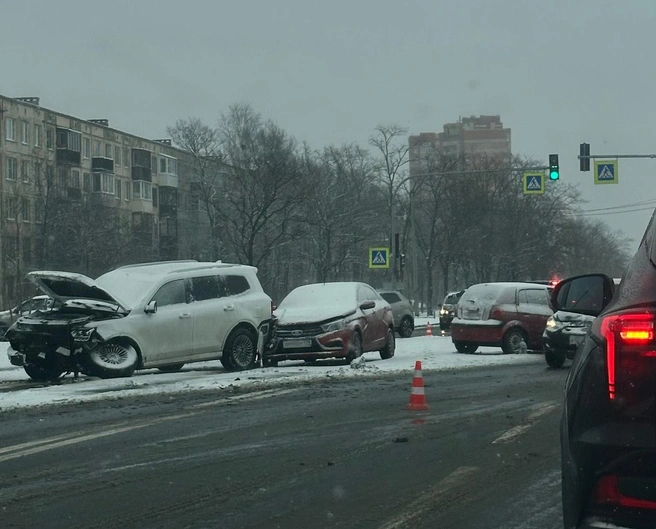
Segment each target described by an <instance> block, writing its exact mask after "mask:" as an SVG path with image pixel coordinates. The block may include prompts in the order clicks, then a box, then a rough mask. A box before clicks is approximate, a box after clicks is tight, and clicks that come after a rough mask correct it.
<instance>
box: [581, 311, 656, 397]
mask: <svg viewBox="0 0 656 529" xmlns="http://www.w3.org/2000/svg"><path fill="white" fill-rule="evenodd" d="M654 318H655V315H654V313H652V312H646V311H641V312H635V311H631V312H622V313H616V314H610V315H608V316H603V317H601V318H599V319H597V320H596V321H595V323H594V325H593V329H592V333H593V334H596V335H599V336H601V337H602V338H603V339H604V340H605V341H606V370H607V374H608V396H609V398H610V399H611V400H615V398H616V394H617V377H618V368H620V367H623V368H624V371H627V370H628V371H630V373H629V374H637V373H639V371H640V368H641V367H644V366H645V363H644V359H645V358H649V357H656V343H654Z"/></svg>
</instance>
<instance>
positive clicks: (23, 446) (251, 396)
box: [0, 388, 298, 463]
mask: <svg viewBox="0 0 656 529" xmlns="http://www.w3.org/2000/svg"><path fill="white" fill-rule="evenodd" d="M297 390H298V388H293V389H267V390H263V391H259V392H251V393H244V394H243V395H237V396H235V397H229V398H227V399H220V400H216V401H213V402H203V403H201V404H196V405H193V406H189V407H188V408H192V409H193V408H205V407H208V406H220V405H226V404H230V403H232V402H238V401H241V400H261V399H266V398H269V397H277V396H278V395H284V394H287V393H292V392H294V391H297ZM198 413H200V411H197V412H193V411H190V412H187V413H181V414H178V415H170V416H168V417H160V418H158V419H152V420H150V421H146V422H142V423H139V424H130V425H126V426H118V427H114V428H110V429H109V430H101V431H96V432H89V431H88V430H85V431H78V432H69V433H67V434H63V435H58V436H55V437H49V438H46V439H38V440H36V441H29V442H26V443H20V444H17V445H13V446H5V447H2V448H0V463H3V462H4V461H9V460H11V459H17V458H19V457H24V456H29V455H33V454H38V453H40V452H45V451H47V450H53V449H55V448H62V447H64V446H70V445H73V444H78V443H84V442H87V441H93V440H94V439H100V438H103V437H108V436H110V435H117V434H120V433H125V432H129V431H132V430H138V429H140V428H146V427H147V426H153V425H155V424H159V423H161V422H165V421H173V420H176V419H182V418H184V417H190V416H192V415H197V414H198Z"/></svg>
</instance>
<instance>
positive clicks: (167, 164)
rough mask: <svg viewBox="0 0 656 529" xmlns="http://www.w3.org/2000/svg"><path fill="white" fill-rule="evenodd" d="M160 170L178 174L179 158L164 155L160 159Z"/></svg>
mask: <svg viewBox="0 0 656 529" xmlns="http://www.w3.org/2000/svg"><path fill="white" fill-rule="evenodd" d="M159 172H160V173H164V174H172V175H177V174H178V160H176V159H175V158H169V157H168V156H162V157H161V158H160V159H159Z"/></svg>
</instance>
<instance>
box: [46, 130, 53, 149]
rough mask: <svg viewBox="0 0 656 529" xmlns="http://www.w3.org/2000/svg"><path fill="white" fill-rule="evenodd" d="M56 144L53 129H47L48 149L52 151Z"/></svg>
mask: <svg viewBox="0 0 656 529" xmlns="http://www.w3.org/2000/svg"><path fill="white" fill-rule="evenodd" d="M54 142H55V133H54V131H53V130H52V129H51V128H47V129H46V148H47V149H52V145H53V143H54Z"/></svg>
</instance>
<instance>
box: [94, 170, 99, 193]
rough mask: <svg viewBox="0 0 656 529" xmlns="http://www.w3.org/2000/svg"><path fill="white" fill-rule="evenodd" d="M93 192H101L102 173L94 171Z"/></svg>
mask: <svg viewBox="0 0 656 529" xmlns="http://www.w3.org/2000/svg"><path fill="white" fill-rule="evenodd" d="M93 192H94V193H100V173H93Z"/></svg>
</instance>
